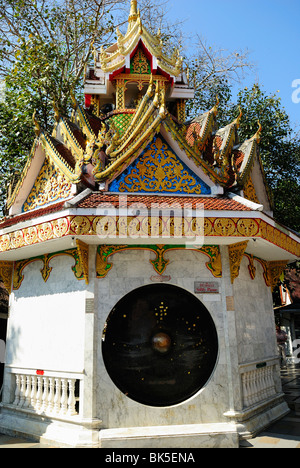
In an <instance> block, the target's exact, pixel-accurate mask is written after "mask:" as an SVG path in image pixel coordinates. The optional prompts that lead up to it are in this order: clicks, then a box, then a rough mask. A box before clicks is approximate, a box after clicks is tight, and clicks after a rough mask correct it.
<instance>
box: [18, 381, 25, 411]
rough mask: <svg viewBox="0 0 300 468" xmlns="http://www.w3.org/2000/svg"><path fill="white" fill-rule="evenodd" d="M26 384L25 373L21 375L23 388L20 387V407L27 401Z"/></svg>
mask: <svg viewBox="0 0 300 468" xmlns="http://www.w3.org/2000/svg"><path fill="white" fill-rule="evenodd" d="M25 384H26V378H25V375H23V374H22V375H21V388H20V401H19V404H18V406H19V407H20V408H22V407H23V405H24V402H25V390H26V389H25Z"/></svg>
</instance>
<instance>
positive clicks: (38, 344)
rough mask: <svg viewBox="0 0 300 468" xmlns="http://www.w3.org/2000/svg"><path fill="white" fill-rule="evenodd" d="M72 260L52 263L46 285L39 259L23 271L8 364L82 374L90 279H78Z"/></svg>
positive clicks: (15, 299)
mask: <svg viewBox="0 0 300 468" xmlns="http://www.w3.org/2000/svg"><path fill="white" fill-rule="evenodd" d="M73 265H74V260H73V259H72V258H70V257H68V256H62V257H55V258H53V259H52V260H51V262H50V266H51V267H52V268H53V270H52V272H51V274H50V277H49V279H48V281H47V282H46V283H45V282H44V280H43V278H42V275H41V273H40V270H41V268H42V262H39V261H36V262H33V263H31V264H29V265H28V266H26V268H25V269H24V271H23V274H24V280H23V282H22V284H21V287H20V289H18V290H15V291H13V293H12V295H11V300H10V313H9V321H8V334H7V355H6V365H7V366H10V367H20V368H27V369H44V370H51V371H52V370H53V371H62V372H82V371H83V369H84V359H83V357H84V352H83V349H84V335H83V332H82V331H83V329H84V310H85V289H86V285H85V283H84V281H78V280H77V279H76V278H75V276H74V273H73V272H72V270H71V267H72V266H73Z"/></svg>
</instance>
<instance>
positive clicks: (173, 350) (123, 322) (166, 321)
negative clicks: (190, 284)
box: [102, 284, 218, 406]
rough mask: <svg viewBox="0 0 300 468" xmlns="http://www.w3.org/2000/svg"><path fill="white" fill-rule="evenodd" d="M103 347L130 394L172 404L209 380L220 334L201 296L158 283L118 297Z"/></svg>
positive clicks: (113, 372) (114, 374)
mask: <svg viewBox="0 0 300 468" xmlns="http://www.w3.org/2000/svg"><path fill="white" fill-rule="evenodd" d="M102 351H103V358H104V363H105V366H106V369H107V372H108V373H109V375H110V377H111V379H112V380H113V382H114V383H115V385H116V386H117V387H118V388H119V389H120V390H121V391H122V392H123V393H125V394H126V395H127V396H128V397H129V398H131V399H133V400H135V401H137V402H139V403H143V404H146V405H150V406H171V405H175V404H178V403H181V402H183V401H185V400H186V399H188V398H190V397H191V396H193V395H195V394H196V393H197V392H198V391H199V390H200V389H201V388H202V387H203V386H204V385H205V383H206V382H207V380H208V379H209V377H210V376H211V374H212V372H213V370H214V367H215V364H216V360H217V355H218V338H217V332H216V328H215V325H214V323H213V320H212V318H211V316H210V314H209V312H208V311H207V309H206V308H205V307H204V306H203V304H202V303H201V302H200V301H199V300H198V299H197V298H196V297H195V296H193V295H192V294H190V293H188V292H187V291H185V290H183V289H181V288H178V287H176V286H171V285H162V284H158V285H150V286H145V287H142V288H139V289H136V290H135V291H132V292H131V293H129V294H128V295H127V296H125V297H124V298H123V299H121V301H120V302H118V304H117V305H116V306H115V307H114V309H113V310H112V312H111V313H110V315H109V317H108V320H107V324H106V327H105V330H104V333H103V344H102Z"/></svg>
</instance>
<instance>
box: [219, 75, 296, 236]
mask: <svg viewBox="0 0 300 468" xmlns="http://www.w3.org/2000/svg"><path fill="white" fill-rule="evenodd" d="M237 106H238V107H241V109H242V112H243V119H242V122H241V127H240V129H239V133H240V136H241V140H242V141H243V140H245V139H247V138H251V136H253V135H254V133H255V132H256V130H257V122H258V121H259V122H260V123H261V125H262V138H261V142H260V155H261V158H262V162H263V166H264V169H265V173H266V179H267V183H268V186H269V188H270V189H271V190H272V193H273V199H274V216H275V219H276V220H277V221H278V222H281V223H283V224H284V225H286V226H288V227H290V228H291V229H294V230H295V231H300V139H299V136H297V135H295V134H294V132H293V128H292V124H291V122H290V118H289V116H288V115H287V113H286V111H285V109H284V108H283V106H282V102H281V99H280V98H279V97H278V96H277V95H276V94H267V93H266V92H265V91H264V90H263V88H262V87H261V86H259V85H258V84H254V85H253V86H252V88H244V89H241V90H240V91H239V93H238V96H237V105H232V106H231V108H230V109H229V113H228V118H229V120H230V119H233V118H234V116H236V115H237Z"/></svg>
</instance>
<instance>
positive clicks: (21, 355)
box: [5, 246, 276, 437]
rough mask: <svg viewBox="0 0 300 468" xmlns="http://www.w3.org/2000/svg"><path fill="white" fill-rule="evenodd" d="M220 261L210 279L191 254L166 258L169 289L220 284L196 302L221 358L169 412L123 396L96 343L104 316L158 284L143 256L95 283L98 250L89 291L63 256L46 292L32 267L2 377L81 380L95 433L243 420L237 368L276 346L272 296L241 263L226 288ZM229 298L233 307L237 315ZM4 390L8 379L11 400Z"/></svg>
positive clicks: (131, 256)
mask: <svg viewBox="0 0 300 468" xmlns="http://www.w3.org/2000/svg"><path fill="white" fill-rule="evenodd" d="M221 253H222V265H223V276H222V278H219V279H216V278H214V277H213V276H212V274H211V272H210V271H209V270H208V269H207V267H206V262H208V257H207V256H206V255H204V254H201V253H199V252H193V251H187V250H178V251H170V252H167V253H166V254H165V258H166V259H169V260H170V262H169V264H168V266H167V268H166V271H165V272H164V275H165V276H168V277H170V280H169V281H168V283H169V284H173V285H176V286H178V287H181V288H183V289H185V290H187V291H189V292H191V293H194V282H195V281H214V282H217V283H218V284H219V291H220V292H219V294H204V295H197V297H198V298H199V300H200V301H201V302H203V304H204V305H205V306H206V308H207V309H208V311H209V312H210V314H211V316H212V318H213V320H214V323H215V326H216V329H217V332H218V340H219V356H218V361H217V365H216V368H215V371H214V373H213V375H212V376H211V379H210V380H209V381H208V383H207V385H206V386H205V387H204V388H203V389H202V390H201V391H200V392H199V393H198V394H197V395H195V396H194V397H192V398H191V399H190V400H188V401H186V402H184V403H182V404H180V405H177V406H174V407H169V408H153V407H148V406H145V405H141V404H139V403H136V402H134V401H132V400H131V399H129V398H128V397H126V396H125V395H124V394H122V393H121V392H120V391H119V390H118V389H117V388H116V386H115V385H114V383H113V382H112V381H111V379H110V377H109V375H108V373H107V371H106V369H105V365H104V362H103V358H102V333H103V329H104V325H105V322H106V320H107V317H108V315H109V313H110V312H111V310H112V309H113V307H114V306H115V305H116V304H117V302H118V301H119V300H120V299H121V298H122V297H123V296H124V295H126V294H127V293H129V292H131V291H133V290H134V289H136V288H138V287H141V286H144V285H148V284H153V280H155V277H156V279H157V278H158V277H159V275H157V273H156V272H155V271H154V268H153V266H152V264H151V263H150V261H149V260H150V259H152V260H154V259H155V254H154V253H153V252H150V251H147V250H129V251H125V252H119V253H116V254H114V255H113V256H112V257H110V259H109V262H110V263H113V267H112V269H111V270H110V271H109V273H108V275H107V277H106V278H104V279H98V278H96V270H95V258H96V247H93V246H91V247H90V283H89V285H86V284H85V282H84V281H78V280H77V279H76V278H75V276H74V273H73V272H72V270H71V267H72V266H73V264H74V261H73V259H71V258H70V257H67V256H61V257H56V258H53V259H52V260H51V263H50V266H51V267H53V270H52V272H51V275H50V278H49V279H48V281H47V283H45V282H44V281H43V279H42V276H41V273H40V269H41V267H42V263H41V262H34V263H31V264H30V265H28V266H27V267H26V268H25V269H24V280H23V283H22V285H21V287H20V289H19V290H17V291H14V292H13V294H12V297H11V307H10V318H9V327H8V343H7V366H8V368H21V369H23V368H25V369H45V370H48V371H53V372H54V371H58V372H69V373H70V372H74V373H81V374H82V380H81V391H80V408H81V409H80V416H81V417H82V418H84V419H85V420H90V421H95V420H97V421H98V422H97V424H98V425H99V424H100V423H99V421H100V420H101V421H102V425H101V427H102V428H103V429H118V428H133V427H153V426H175V425H176V426H180V425H193V424H196V425H201V424H220V423H221V424H222V423H225V424H226V423H229V422H230V421H229V420H228V416H227V415H228V413H230V412H231V414H233V413H234V412H236V411H243V395H242V388H241V376H240V366H241V365H242V364H245V363H249V362H261V361H264V360H266V359H267V358H272V357H274V355H276V345H275V330H274V318H273V309H272V296H271V291H270V288H267V287H266V286H265V283H264V280H263V271H262V268H261V266H260V264H258V263H257V265H256V266H257V276H256V279H255V280H254V281H252V280H251V278H250V275H249V273H248V266H247V265H248V264H247V259H246V258H244V259H243V261H242V265H241V272H240V276H239V278H238V279H237V280H236V281H235V283H234V285H232V284H231V280H230V269H229V257H228V249H227V247H222V248H221ZM228 298H233V303H234V307H230V306H229V305H228V304H229V303H230V301H229V303H228ZM87 301H89V307H87ZM231 302H232V301H231ZM8 377H9V376H8ZM9 382H10V380H9V378H8V379H7V388H6V390H7V395H9V388H8V386H9ZM5 398H6V396H5ZM7 402H8V400H7ZM234 414H235V413H234ZM93 437H94V435H93Z"/></svg>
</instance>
